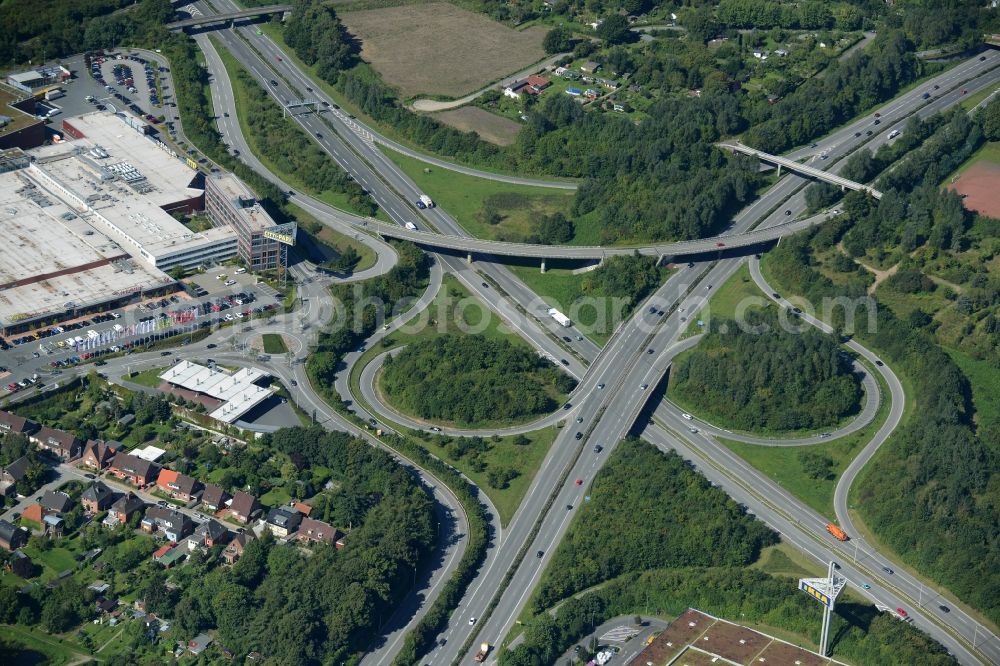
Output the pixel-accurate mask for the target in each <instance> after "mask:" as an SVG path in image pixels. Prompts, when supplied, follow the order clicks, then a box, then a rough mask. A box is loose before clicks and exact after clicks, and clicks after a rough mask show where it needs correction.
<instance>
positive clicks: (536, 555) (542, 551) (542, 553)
mask: <svg viewBox="0 0 1000 666" xmlns="http://www.w3.org/2000/svg"><path fill="white" fill-rule="evenodd" d="M544 554H545V551H544V550H540V551H538V552H537V553H535V557H537V558H538V559H542V555H544Z"/></svg>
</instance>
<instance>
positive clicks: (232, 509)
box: [229, 490, 259, 523]
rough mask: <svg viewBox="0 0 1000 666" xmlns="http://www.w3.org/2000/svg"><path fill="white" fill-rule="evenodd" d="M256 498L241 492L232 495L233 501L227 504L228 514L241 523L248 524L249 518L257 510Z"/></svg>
mask: <svg viewBox="0 0 1000 666" xmlns="http://www.w3.org/2000/svg"><path fill="white" fill-rule="evenodd" d="M258 508H259V505H258V504H257V498H256V497H254V496H253V495H251V494H249V493H245V492H243V491H242V490H238V491H236V492H235V493H233V501H232V502H231V503H230V504H229V514H230V515H231V516H232V517H233V519H234V520H238V521H239V522H241V523H248V522H250V517H251V516H253V514H254V513H256V511H257V510H258Z"/></svg>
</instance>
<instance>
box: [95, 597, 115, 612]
mask: <svg viewBox="0 0 1000 666" xmlns="http://www.w3.org/2000/svg"><path fill="white" fill-rule="evenodd" d="M94 608H96V609H97V612H99V613H101V614H103V615H109V614H111V613H113V612H114V611H115V609H116V608H118V600H117V599H105V598H104V597H100V598H98V599H95V600H94Z"/></svg>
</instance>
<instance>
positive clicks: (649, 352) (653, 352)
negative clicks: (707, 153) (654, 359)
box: [646, 347, 656, 354]
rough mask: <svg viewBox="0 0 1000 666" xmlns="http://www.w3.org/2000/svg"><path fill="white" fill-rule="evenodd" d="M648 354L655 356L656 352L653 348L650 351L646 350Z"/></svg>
mask: <svg viewBox="0 0 1000 666" xmlns="http://www.w3.org/2000/svg"><path fill="white" fill-rule="evenodd" d="M646 353H647V354H655V353H656V351H655V350H654V349H653V348H652V347H650V348H649V349H647V350H646Z"/></svg>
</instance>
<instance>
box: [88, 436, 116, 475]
mask: <svg viewBox="0 0 1000 666" xmlns="http://www.w3.org/2000/svg"><path fill="white" fill-rule="evenodd" d="M121 448H122V444H121V443H120V442H115V441H107V442H105V441H103V440H93V439H88V440H87V444H86V446H84V447H83V455H82V456H80V465H82V466H84V467H89V468H91V469H96V470H102V469H104V468H105V467H107V466H108V465H110V464H111V461H112V460H113V459H114V457H115V454H116V453H118V451H119V450H121Z"/></svg>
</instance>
